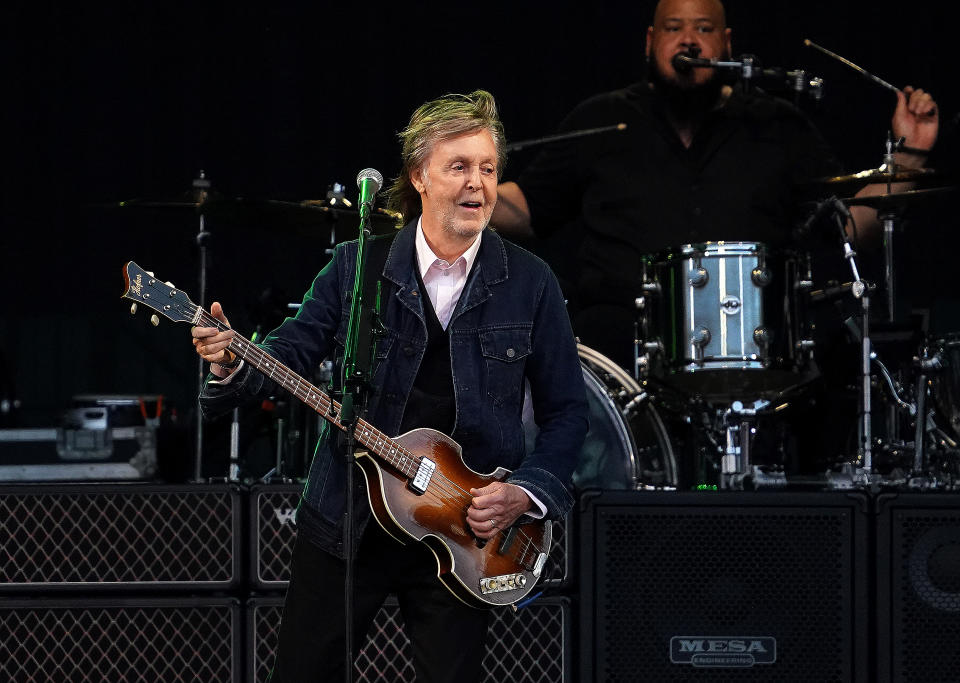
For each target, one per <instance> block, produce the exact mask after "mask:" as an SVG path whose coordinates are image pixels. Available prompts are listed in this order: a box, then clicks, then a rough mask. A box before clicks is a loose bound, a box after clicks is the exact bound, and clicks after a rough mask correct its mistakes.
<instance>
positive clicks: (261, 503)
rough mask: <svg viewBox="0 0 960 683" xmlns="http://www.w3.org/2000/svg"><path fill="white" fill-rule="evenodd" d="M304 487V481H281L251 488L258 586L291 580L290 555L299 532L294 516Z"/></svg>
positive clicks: (280, 585)
mask: <svg viewBox="0 0 960 683" xmlns="http://www.w3.org/2000/svg"><path fill="white" fill-rule="evenodd" d="M302 489H303V487H302V486H300V485H291V484H281V485H275V486H258V487H255V488H253V489H251V491H250V502H251V507H250V519H251V520H253V524H252V528H251V531H252V533H253V538H252V539H251V540H252V543H251V546H250V547H251V548H253V557H252V558H251V559H252V562H253V565H252V571H251V575H252V578H253V581H254V584H255V585H256V587H258V588H262V589H271V588H273V589H276V588H286V587H287V583H289V581H290V558H291V557H292V556H293V542H294V540H295V538H296V535H297V534H296V527H295V526H294V521H293V516H294V512H295V511H296V509H297V504H298V503H299V501H300V491H301V490H302Z"/></svg>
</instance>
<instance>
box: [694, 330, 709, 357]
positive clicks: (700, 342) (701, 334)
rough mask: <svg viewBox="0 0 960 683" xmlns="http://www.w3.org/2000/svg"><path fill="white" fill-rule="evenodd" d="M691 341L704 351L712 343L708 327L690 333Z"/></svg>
mask: <svg viewBox="0 0 960 683" xmlns="http://www.w3.org/2000/svg"><path fill="white" fill-rule="evenodd" d="M690 343H691V344H692V345H693V346H695V347H697V349H699V350H701V351H702V350H703V347H704V346H706V345H707V344H709V343H710V330H708V329H707V328H706V327H699V328H697V329H696V330H694V331H693V332H692V333H691V334H690Z"/></svg>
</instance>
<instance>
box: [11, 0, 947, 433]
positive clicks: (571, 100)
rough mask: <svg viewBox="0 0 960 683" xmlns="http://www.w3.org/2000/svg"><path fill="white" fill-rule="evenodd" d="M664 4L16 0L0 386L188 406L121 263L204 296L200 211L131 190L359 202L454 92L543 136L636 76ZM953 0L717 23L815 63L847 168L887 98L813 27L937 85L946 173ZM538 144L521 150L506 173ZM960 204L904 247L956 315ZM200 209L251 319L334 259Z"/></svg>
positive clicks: (29, 418)
mask: <svg viewBox="0 0 960 683" xmlns="http://www.w3.org/2000/svg"><path fill="white" fill-rule="evenodd" d="M652 5H653V3H652V2H649V1H648V2H640V3H625V2H624V3H621V2H605V1H603V0H595V1H594V2H591V3H563V2H552V3H520V2H486V3H469V4H467V3H452V2H450V3H445V4H441V3H395V4H392V5H389V6H385V7H379V8H378V7H376V6H375V5H374V4H370V3H349V2H340V3H337V4H332V3H322V2H313V3H304V2H275V3H260V4H257V5H246V4H242V3H241V4H238V3H234V2H229V3H228V2H208V3H179V2H164V3H154V2H147V3H128V4H127V5H125V6H108V5H103V4H99V3H69V4H68V3H29V4H27V3H14V4H12V5H10V4H8V5H7V8H6V9H5V10H3V22H2V24H3V28H2V29H0V30H2V31H3V47H2V50H3V53H2V63H3V65H4V70H5V72H6V74H5V75H4V77H3V85H2V91H3V100H4V102H5V105H4V106H3V114H2V117H3V118H2V119H0V120H2V123H3V130H4V154H3V162H2V164H0V167H2V173H3V177H2V182H0V186H2V191H3V194H4V198H3V206H4V211H3V221H4V225H3V228H2V238H0V240H2V241H0V254H2V258H0V263H2V266H0V268H2V274H0V285H2V292H0V301H2V304H0V306H2V308H0V354H2V358H0V362H2V367H0V378H2V383H0V384H2V385H3V390H4V391H5V392H6V393H7V394H8V395H9V394H14V395H16V396H17V397H19V399H20V401H21V402H22V407H21V410H20V411H19V415H18V417H17V419H16V420H9V419H8V420H7V426H12V425H20V426H32V425H41V426H45V425H50V424H53V423H54V422H55V420H56V415H57V413H58V411H60V410H62V409H64V408H65V407H67V406H69V405H70V402H71V399H72V397H73V396H74V395H76V394H79V393H163V394H166V395H167V396H169V397H171V400H172V401H174V402H176V403H179V404H180V405H181V409H182V410H189V408H190V406H191V405H192V397H193V394H194V391H195V386H196V372H197V368H196V362H195V361H194V357H193V356H192V351H191V349H190V346H189V343H188V342H187V328H186V326H184V325H174V324H172V323H169V322H167V321H162V322H161V324H160V326H159V327H157V328H154V327H153V326H151V325H150V324H149V322H148V321H147V315H146V314H144V313H140V314H138V315H137V316H136V317H131V316H130V315H129V313H128V304H127V303H125V302H123V301H121V299H120V294H121V292H122V291H123V279H122V277H121V266H122V265H123V264H124V263H125V262H126V261H127V260H130V259H133V260H136V261H137V262H138V263H140V265H142V266H144V267H145V268H148V269H150V270H155V271H156V273H157V275H158V276H159V277H161V279H170V280H172V281H173V282H175V283H176V284H177V285H178V286H180V287H182V288H183V289H185V290H186V291H187V292H188V293H191V294H195V293H196V292H197V289H198V284H197V262H198V258H197V249H196V245H195V234H196V232H197V228H198V218H197V216H196V215H195V213H193V212H192V211H190V210H187V209H171V208H168V209H134V208H116V206H113V205H115V204H116V203H117V202H119V201H120V200H126V199H132V198H147V199H155V200H163V201H172V200H176V199H178V198H183V196H184V193H186V192H188V191H189V189H190V187H191V181H192V180H193V179H194V178H195V177H196V176H197V174H198V173H199V171H200V170H201V169H202V170H203V171H204V172H205V173H206V175H207V177H208V178H209V179H210V180H211V181H212V183H213V186H214V188H215V189H216V190H217V191H218V192H219V193H221V194H222V195H224V196H226V197H245V198H252V199H278V200H290V201H299V200H305V199H321V198H323V197H324V196H325V194H326V191H327V189H328V186H329V185H330V184H331V183H333V182H341V183H344V184H346V185H347V186H348V187H349V188H350V189H349V195H350V196H351V197H352V196H354V195H355V189H354V183H353V179H354V178H355V176H356V173H357V171H358V170H359V169H361V168H364V167H367V166H372V167H375V168H377V169H379V170H381V171H382V172H383V173H384V175H386V176H392V175H394V174H395V173H396V172H397V170H398V153H399V146H398V144H397V141H396V133H397V131H399V130H400V129H401V128H402V127H403V126H404V124H405V122H406V120H407V118H408V116H409V114H410V112H411V111H412V110H413V109H414V108H415V107H416V106H417V105H419V104H420V103H422V102H423V101H425V100H426V99H428V98H432V97H435V96H438V95H441V94H443V93H446V92H467V91H470V90H473V89H475V88H479V87H482V88H485V89H488V90H490V91H491V92H493V93H494V94H495V95H496V97H497V98H498V101H499V104H500V107H501V114H502V118H503V120H504V123H505V126H506V130H507V135H508V138H509V139H510V140H513V141H516V140H522V139H528V138H535V137H540V136H544V135H548V134H550V133H551V132H552V131H553V129H554V127H555V125H556V124H557V123H558V122H559V120H560V119H561V118H562V117H563V116H564V115H565V114H566V113H567V112H568V111H569V110H570V108H571V107H572V106H573V105H574V104H575V103H577V102H578V101H580V100H582V99H583V98H585V97H586V96H588V95H591V94H593V93H596V92H599V91H602V90H606V89H611V88H616V87H621V86H624V85H626V84H628V83H630V82H632V81H633V80H635V79H636V77H637V76H638V74H639V73H640V69H641V65H642V59H643V45H644V39H645V29H646V26H647V24H648V23H649V17H650V15H651V13H652ZM947 6H949V3H939V2H919V3H918V2H914V3H903V4H901V5H888V6H885V5H882V4H878V3H876V2H870V1H868V0H842V1H838V2H808V3H797V2H790V3H787V2H770V1H769V0H766V1H763V0H736V1H733V2H730V3H729V7H728V23H729V24H730V25H731V26H732V27H733V29H734V34H733V42H734V54H737V55H739V54H741V53H743V52H752V53H755V54H756V55H758V56H759V58H760V60H761V61H762V62H763V63H764V64H766V65H769V66H783V67H788V68H797V67H803V68H806V69H808V70H809V71H811V72H812V73H813V74H815V75H819V76H821V77H822V78H824V80H825V81H826V95H825V100H824V102H823V104H822V105H821V106H820V107H819V108H818V109H816V110H814V109H813V108H810V107H808V108H807V109H808V111H809V113H810V114H811V116H812V117H813V118H814V120H815V121H816V122H817V124H818V125H819V126H820V128H821V130H822V131H823V133H824V135H825V136H826V137H827V139H828V140H829V141H830V142H831V143H832V145H833V146H834V148H835V149H836V151H837V153H838V155H839V156H840V158H841V160H842V161H843V163H844V165H845V166H846V168H847V169H848V170H851V171H853V170H860V169H863V168H870V167H875V166H877V165H879V163H880V162H881V155H882V152H883V141H884V139H885V135H886V130H887V127H888V122H889V118H890V114H891V113H892V110H893V105H894V98H893V96H892V94H891V93H890V92H888V91H886V90H883V89H882V88H879V87H878V86H876V85H874V84H872V83H870V82H868V81H866V80H865V79H862V78H861V77H859V76H857V75H856V74H855V73H854V72H853V71H851V70H850V69H848V68H847V67H844V66H843V65H841V64H839V63H837V62H835V61H832V60H830V59H829V58H827V57H825V56H824V55H822V54H820V53H817V52H814V51H813V50H811V49H809V48H805V47H804V46H803V44H802V41H803V39H804V38H810V39H811V40H813V41H815V42H817V43H820V44H821V45H824V46H826V47H829V48H831V49H833V50H834V51H836V52H839V53H841V54H843V55H844V56H846V57H847V58H849V59H851V60H852V61H854V62H856V63H859V64H861V65H862V66H864V67H865V68H867V69H869V70H871V71H873V72H874V73H876V74H878V75H880V76H881V77H883V78H884V79H886V80H888V81H890V82H892V83H895V84H899V85H906V84H912V85H916V86H921V87H924V88H927V89H929V90H931V91H932V92H933V93H934V95H935V96H936V97H937V99H938V101H939V103H940V105H941V110H942V114H943V116H942V119H943V122H942V130H941V141H940V144H939V145H938V150H937V155H936V156H935V157H934V158H933V159H932V160H931V165H932V166H933V165H936V167H938V168H950V167H953V166H955V163H954V161H953V157H955V156H956V155H957V153H958V152H960V149H958V147H957V141H956V138H957V133H956V125H955V123H951V121H950V120H951V119H952V118H953V117H955V116H956V114H957V111H958V106H960V102H958V99H960V98H958V93H957V92H956V88H955V84H956V80H957V79H956V75H955V71H954V68H953V67H951V66H949V65H948V61H949V60H951V59H952V58H953V51H954V45H955V43H956V36H955V34H956V29H955V24H953V23H951V22H948V21H947V17H946V14H947V11H946V9H945V8H946V7H947ZM529 154H530V153H529V152H522V153H518V154H516V155H515V156H514V157H512V158H511V159H510V163H509V164H508V167H507V170H506V178H507V179H509V178H510V177H513V176H515V174H516V173H517V172H518V171H519V170H520V169H522V168H523V166H524V164H525V163H526V162H527V161H529V159H530V156H529ZM948 205H949V203H948V202H946V201H943V200H941V201H937V202H933V203H931V205H929V206H926V207H923V208H921V209H920V210H917V211H914V212H913V214H912V215H911V217H910V218H911V219H910V221H908V223H907V224H906V226H905V230H904V234H903V235H902V236H901V238H900V240H899V242H898V244H899V245H903V247H902V252H903V261H904V262H905V263H906V266H905V267H906V268H907V270H908V278H907V281H906V284H905V286H906V287H907V288H909V289H910V292H911V298H912V300H913V303H914V305H915V306H918V307H926V308H932V309H935V310H936V311H937V313H936V314H935V316H934V318H935V326H939V327H941V328H942V329H960V317H958V316H954V314H953V312H952V311H953V307H954V302H953V299H954V298H955V295H954V294H953V291H952V290H953V289H954V287H953V286H952V285H953V281H954V277H953V273H954V272H955V271H956V265H955V263H954V262H953V261H954V257H953V254H955V253H956V250H955V249H954V248H953V247H954V246H955V245H954V242H953V239H952V234H953V232H955V230H956V227H957V220H956V218H955V214H954V213H953V212H952V211H947V207H948ZM341 227H344V228H345V229H346V228H349V227H351V226H349V225H346V226H341ZM208 228H209V229H210V230H211V231H212V233H213V239H212V241H211V242H210V247H211V270H210V284H209V292H210V298H216V299H219V300H220V301H222V302H224V305H225V307H226V309H227V311H228V314H230V315H231V317H232V318H233V323H234V324H235V326H236V327H238V328H239V329H241V330H242V331H243V332H245V333H247V334H249V333H250V332H252V331H253V330H254V329H255V327H256V326H257V325H258V324H259V325H270V324H273V323H275V322H277V320H276V319H275V317H276V316H277V315H279V313H277V311H276V310H274V309H277V308H278V307H277V306H276V305H274V306H272V307H271V310H270V311H264V310H263V307H262V306H260V305H258V303H257V301H258V299H259V298H261V297H262V296H263V294H264V292H265V290H267V288H272V291H273V296H272V300H273V301H274V302H280V303H281V304H282V303H283V302H287V301H291V302H292V301H298V300H299V299H300V296H301V294H302V292H303V291H304V289H305V288H306V286H307V285H308V283H309V281H310V279H311V278H312V276H313V274H314V273H315V272H316V271H317V269H318V268H319V267H320V266H321V265H322V263H323V262H324V261H325V258H326V256H325V253H324V248H325V247H326V246H327V242H328V241H329V229H328V227H327V226H326V224H324V223H323V222H322V221H319V220H318V221H315V222H313V221H310V220H304V218H303V216H302V215H294V214H292V213H290V212H280V211H277V212H273V213H271V212H266V211H252V210H251V211H249V212H248V213H247V215H234V216H222V217H219V218H210V220H209V222H208ZM868 260H869V255H868ZM867 275H868V276H870V277H878V275H879V274H878V273H867ZM281 308H282V306H281ZM954 320H957V322H956V323H954Z"/></svg>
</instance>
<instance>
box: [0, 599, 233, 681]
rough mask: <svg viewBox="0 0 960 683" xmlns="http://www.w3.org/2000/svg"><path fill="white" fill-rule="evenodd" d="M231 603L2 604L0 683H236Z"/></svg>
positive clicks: (12, 601)
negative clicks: (228, 682) (106, 682)
mask: <svg viewBox="0 0 960 683" xmlns="http://www.w3.org/2000/svg"><path fill="white" fill-rule="evenodd" d="M238 624H239V607H238V603H237V602H236V601H234V600H227V599H218V600H190V601H187V600H179V601H177V600H174V599H169V600H162V601H161V600H149V601H147V600H144V601H120V600H113V601H92V600H73V601H59V602H56V603H54V602H53V601H51V600H35V601H30V602H27V601H15V600H8V601H5V602H3V603H0V633H3V634H4V636H3V637H2V638H0V680H4V681H22V682H24V683H27V682H32V681H38V682H39V681H44V682H45V681H70V682H71V683H74V682H80V681H90V682H91V683H93V682H96V683H99V682H101V681H151V682H152V681H164V682H166V681H204V682H208V681H210V682H213V681H239V680H240V677H239V672H238V667H237V662H239V658H238V657H237V652H236V650H237V649H238V644H239V637H238V636H239V631H238Z"/></svg>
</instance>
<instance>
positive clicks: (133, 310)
mask: <svg viewBox="0 0 960 683" xmlns="http://www.w3.org/2000/svg"><path fill="white" fill-rule="evenodd" d="M136 314H137V302H136V301H134V302H133V303H132V304H130V315H136Z"/></svg>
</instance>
